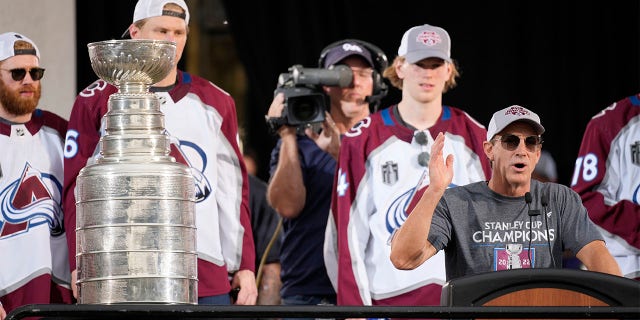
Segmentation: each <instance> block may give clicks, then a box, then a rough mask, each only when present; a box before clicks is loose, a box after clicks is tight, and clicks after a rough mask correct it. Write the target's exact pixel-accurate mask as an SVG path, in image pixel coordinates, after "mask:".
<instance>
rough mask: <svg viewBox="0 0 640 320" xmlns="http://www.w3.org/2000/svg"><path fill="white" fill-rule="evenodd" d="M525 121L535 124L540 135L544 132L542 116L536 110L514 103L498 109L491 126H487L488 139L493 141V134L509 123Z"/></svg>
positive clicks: (490, 122) (492, 118)
mask: <svg viewBox="0 0 640 320" xmlns="http://www.w3.org/2000/svg"><path fill="white" fill-rule="evenodd" d="M516 121H524V122H528V123H530V124H531V125H533V127H534V129H535V130H536V134H538V135H540V134H543V133H544V127H543V126H542V124H541V123H540V117H538V115H537V114H535V112H533V111H531V110H529V109H527V108H525V107H521V106H518V105H513V106H510V107H507V108H504V109H502V110H500V111H496V112H495V113H494V114H493V117H491V121H489V127H488V128H487V141H491V139H492V138H493V136H495V135H496V134H498V133H499V132H500V131H502V130H504V128H506V127H507V126H508V125H510V124H512V123H514V122H516Z"/></svg>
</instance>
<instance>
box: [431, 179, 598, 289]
mask: <svg viewBox="0 0 640 320" xmlns="http://www.w3.org/2000/svg"><path fill="white" fill-rule="evenodd" d="M530 192H531V195H532V198H533V201H532V202H531V204H530V207H529V205H528V204H527V203H526V202H525V197H506V196H503V195H500V194H498V193H496V192H494V191H492V190H491V189H489V187H488V186H487V182H477V183H472V184H468V185H466V186H460V187H454V188H450V189H447V190H446V191H445V193H444V195H443V196H442V198H441V199H440V202H439V203H438V206H437V207H436V210H435V213H434V215H433V220H432V223H431V231H430V233H429V241H430V242H431V243H432V244H433V245H434V246H435V248H436V249H437V250H442V249H444V250H445V257H446V258H445V260H446V269H447V280H450V279H454V278H458V277H461V276H467V275H473V274H478V273H483V272H491V271H499V270H508V269H519V268H552V267H554V261H553V260H552V258H551V255H550V254H549V246H550V247H551V251H552V252H553V259H554V260H555V267H556V268H561V267H562V253H563V251H564V250H565V249H569V250H571V251H572V252H574V253H577V252H578V251H580V249H582V247H584V246H585V245H586V244H588V243H589V242H591V241H594V240H602V236H601V234H600V232H599V231H598V230H597V229H596V227H595V225H594V224H593V222H592V221H591V220H590V219H589V216H588V215H587V210H586V209H585V207H584V206H583V205H582V201H581V200H580V196H578V194H577V193H576V192H574V191H573V190H571V189H570V188H568V187H566V186H563V185H560V184H557V183H542V182H539V181H537V180H532V181H531V191H530ZM543 194H547V195H548V199H549V200H548V204H547V205H546V206H544V207H543V205H542V203H541V199H542V198H543V197H542V195H543ZM529 209H533V210H536V209H537V210H539V212H540V213H542V214H540V215H538V216H530V215H529ZM545 216H546V219H545ZM545 220H546V221H545Z"/></svg>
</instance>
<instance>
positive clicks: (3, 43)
mask: <svg viewBox="0 0 640 320" xmlns="http://www.w3.org/2000/svg"><path fill="white" fill-rule="evenodd" d="M16 41H26V42H29V43H31V45H32V46H33V49H16V48H15V44H16ZM20 54H30V55H34V56H36V57H38V59H40V51H39V50H38V47H37V46H36V44H35V42H33V41H31V39H29V38H27V37H25V36H23V35H21V34H19V33H16V32H6V33H3V34H0V61H4V60H7V59H9V58H11V57H13V56H17V55H20Z"/></svg>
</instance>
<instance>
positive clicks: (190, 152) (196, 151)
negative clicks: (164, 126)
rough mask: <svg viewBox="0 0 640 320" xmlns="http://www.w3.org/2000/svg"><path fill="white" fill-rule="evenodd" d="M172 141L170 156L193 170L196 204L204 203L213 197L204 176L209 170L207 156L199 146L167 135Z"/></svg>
mask: <svg viewBox="0 0 640 320" xmlns="http://www.w3.org/2000/svg"><path fill="white" fill-rule="evenodd" d="M167 135H168V136H169V137H170V139H171V152H170V153H169V155H170V156H172V157H174V158H175V159H176V162H178V163H182V164H184V165H186V166H188V167H189V168H190V169H191V174H192V175H193V179H194V180H195V188H196V203H198V202H202V201H204V200H205V199H207V198H208V197H209V195H211V193H212V192H213V188H212V187H211V183H209V180H207V177H205V175H204V173H203V172H204V170H205V169H206V168H207V155H206V154H205V152H204V151H203V150H202V148H200V147H199V146H198V145H197V144H195V143H193V142H189V141H183V140H178V138H176V137H174V136H172V135H170V134H167Z"/></svg>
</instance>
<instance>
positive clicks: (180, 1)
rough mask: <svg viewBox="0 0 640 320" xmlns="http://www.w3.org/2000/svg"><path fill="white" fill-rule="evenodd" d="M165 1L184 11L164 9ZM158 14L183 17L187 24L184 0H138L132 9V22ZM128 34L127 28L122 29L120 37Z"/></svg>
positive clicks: (187, 11)
mask: <svg viewBox="0 0 640 320" xmlns="http://www.w3.org/2000/svg"><path fill="white" fill-rule="evenodd" d="M167 3H174V4H176V5H179V6H180V7H181V8H182V9H183V10H184V13H177V12H174V11H169V10H164V6H165V5H166V4H167ZM159 16H172V17H176V18H182V19H184V21H185V23H186V24H187V25H188V24H189V17H190V16H189V8H188V7H187V4H186V3H185V2H184V0H139V1H138V3H136V8H135V10H134V11H133V22H132V23H136V22H138V21H140V20H143V19H147V18H151V17H159ZM127 36H129V28H127V30H125V31H124V33H123V34H122V37H123V38H124V37H127Z"/></svg>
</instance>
